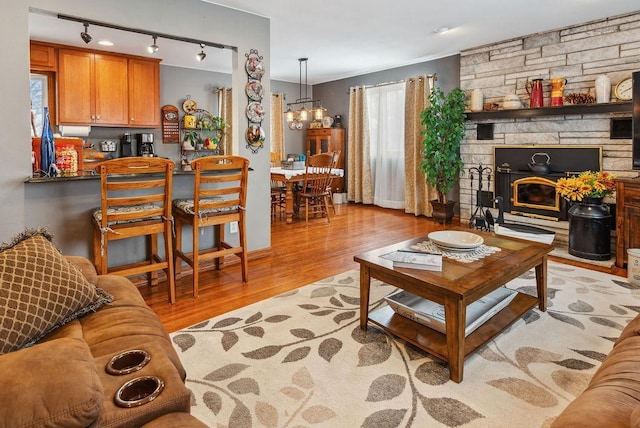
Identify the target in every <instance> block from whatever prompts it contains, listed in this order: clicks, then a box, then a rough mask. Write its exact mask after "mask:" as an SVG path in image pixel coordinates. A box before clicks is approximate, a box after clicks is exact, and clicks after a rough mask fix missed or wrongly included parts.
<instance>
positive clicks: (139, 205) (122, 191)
mask: <svg viewBox="0 0 640 428" xmlns="http://www.w3.org/2000/svg"><path fill="white" fill-rule="evenodd" d="M173 168H174V163H173V161H171V160H169V159H162V158H155V157H126V158H119V159H112V160H108V161H104V162H102V163H101V164H100V165H98V166H97V167H96V171H97V173H98V174H99V175H100V207H99V208H97V209H95V210H93V212H92V216H93V260H94V264H95V266H96V270H97V271H98V273H99V274H101V275H104V274H116V275H122V276H130V275H138V274H142V273H147V274H148V280H149V285H152V286H155V285H157V283H158V270H164V272H165V273H166V276H167V283H168V295H169V303H171V304H173V303H174V302H175V282H174V273H173V265H174V263H173V228H172V217H171V185H172V177H173ZM160 234H163V237H164V259H163V258H161V257H160V256H159V255H158V235H160ZM141 236H146V237H148V241H149V243H148V257H147V260H146V261H131V262H130V263H125V264H122V265H118V266H113V267H110V266H108V261H109V244H110V242H111V241H118V240H121V239H127V238H133V237H141Z"/></svg>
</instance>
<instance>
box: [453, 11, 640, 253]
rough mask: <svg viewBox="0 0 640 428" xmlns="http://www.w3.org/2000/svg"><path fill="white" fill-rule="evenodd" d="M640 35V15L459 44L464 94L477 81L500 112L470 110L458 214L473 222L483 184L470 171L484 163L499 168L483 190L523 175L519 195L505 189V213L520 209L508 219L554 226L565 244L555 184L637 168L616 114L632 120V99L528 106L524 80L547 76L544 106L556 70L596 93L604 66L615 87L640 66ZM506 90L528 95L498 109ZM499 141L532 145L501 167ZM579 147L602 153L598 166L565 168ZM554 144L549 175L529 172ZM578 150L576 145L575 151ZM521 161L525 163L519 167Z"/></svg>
mask: <svg viewBox="0 0 640 428" xmlns="http://www.w3.org/2000/svg"><path fill="white" fill-rule="evenodd" d="M637 40H640V13H634V14H629V15H625V16H619V17H613V18H609V19H606V20H600V21H595V22H589V23H586V24H583V25H577V26H573V27H568V28H564V29H559V30H555V31H549V32H546V33H538V34H533V35H530V36H526V37H522V38H517V39H513V40H506V41H504V42H501V43H496V44H493V45H487V46H481V47H477V48H474V49H471V50H468V51H463V52H461V54H460V85H461V88H462V89H463V90H465V91H467V93H468V94H470V93H471V91H472V90H474V89H480V90H482V92H483V95H484V102H485V103H489V104H497V105H498V108H499V110H498V111H495V112H493V111H492V112H479V113H473V114H470V115H469V117H468V119H467V124H466V136H465V139H464V141H463V142H462V145H461V156H462V160H463V162H464V164H465V168H464V172H463V174H462V176H461V178H460V196H459V199H458V200H459V205H460V207H459V208H460V219H461V221H463V222H467V221H468V220H469V219H470V217H471V215H472V213H473V212H474V210H475V208H476V206H477V201H478V198H477V191H478V184H477V183H473V182H472V180H471V179H470V175H471V174H470V172H469V168H472V167H477V166H478V165H479V164H481V165H486V166H490V167H491V168H492V169H493V171H492V172H491V182H490V186H489V188H488V189H486V188H485V189H484V190H485V191H487V192H491V194H492V195H495V194H496V193H498V192H501V191H502V188H503V187H504V188H511V185H512V184H513V183H516V182H517V183H516V187H517V188H518V192H517V193H516V194H515V197H513V201H512V198H511V197H510V198H506V197H503V199H504V201H505V202H506V201H508V202H509V203H510V204H511V206H509V209H508V210H507V209H505V211H508V212H509V213H510V212H512V211H515V213H514V214H508V215H506V216H505V217H506V221H507V222H518V223H526V224H533V225H536V226H540V227H543V228H545V229H549V230H553V231H554V232H556V239H555V241H554V242H555V243H556V244H557V245H562V244H566V242H567V235H568V233H567V231H568V222H567V221H566V214H564V213H565V210H566V208H565V207H564V206H563V204H565V202H564V201H562V200H561V198H560V199H559V198H557V195H555V194H553V193H551V189H552V186H551V184H550V182H554V181H555V180H557V178H559V177H560V176H564V175H566V174H567V173H568V172H578V171H582V170H585V169H591V170H600V169H601V170H604V171H609V172H611V173H614V174H617V175H618V176H619V177H636V176H637V175H638V174H637V171H633V169H632V161H631V135H628V136H627V135H618V134H615V133H613V132H612V128H613V121H614V120H620V119H622V120H630V119H629V118H630V117H631V103H626V105H625V103H623V102H620V101H619V100H616V99H615V98H612V99H611V102H610V103H606V104H597V105H591V106H585V107H582V106H566V108H565V107H560V108H555V107H545V108H542V109H528V108H526V107H528V102H529V96H528V94H527V91H526V84H527V82H528V81H529V80H530V79H533V78H541V79H543V92H544V105H545V106H549V105H550V94H551V85H550V79H551V78H553V77H564V78H566V79H567V85H566V86H565V91H564V93H565V95H566V94H568V93H589V92H590V93H591V94H592V95H593V94H594V85H595V79H596V78H597V77H598V76H600V75H603V74H604V75H607V76H608V77H609V78H610V80H611V83H612V86H615V84H616V83H618V82H619V81H620V80H622V79H623V78H624V77H627V76H629V75H630V74H631V73H632V72H633V71H637V70H640V47H638V44H637ZM612 93H613V91H612ZM508 94H516V95H517V96H518V97H519V98H520V99H521V100H522V101H523V104H524V106H523V107H524V108H523V109H522V111H521V112H518V111H517V110H516V111H514V110H511V111H509V110H504V109H503V108H502V101H503V98H504V96H505V95H508ZM589 107H593V108H589ZM479 128H482V132H481V129H479ZM487 129H489V130H490V132H487ZM503 147H504V148H509V147H520V148H523V150H529V152H527V156H523V158H524V159H523V160H521V161H518V162H513V161H511V162H509V161H507V163H509V167H508V168H506V167H505V168H503V166H501V163H503V161H501V159H497V160H496V159H495V157H496V156H498V155H497V154H496V153H498V152H501V150H500V149H499V148H503ZM583 148H592V149H593V150H594V151H595V152H598V153H599V156H598V160H597V161H594V162H595V164H589V165H583V166H580V165H578V166H577V167H576V166H568V167H564V166H562V167H561V165H562V164H563V163H564V162H565V160H567V161H572V160H575V157H576V154H577V153H578V152H580V151H582V149H583ZM551 149H554V151H555V149H558V150H562V151H561V152H559V153H554V154H552V155H550V157H551V162H550V163H551V165H552V171H551V173H550V174H548V176H540V175H536V174H529V173H530V172H531V171H526V169H528V166H527V164H528V163H529V162H531V154H533V153H538V152H546V151H548V150H551ZM576 149H579V150H577V151H574V150H576ZM500 156H501V154H500ZM501 169H502V171H501ZM507 169H508V170H509V171H508V172H507ZM523 169H525V171H520V170H523ZM521 173H522V176H520V175H521ZM476 178H477V177H476ZM507 179H508V180H509V182H508V183H507ZM518 180H522V181H518ZM545 180H548V181H545ZM521 186H522V187H521ZM609 202H615V201H609ZM523 211H527V212H526V213H523ZM524 214H526V215H524Z"/></svg>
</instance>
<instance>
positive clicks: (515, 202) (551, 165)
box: [494, 146, 602, 221]
mask: <svg viewBox="0 0 640 428" xmlns="http://www.w3.org/2000/svg"><path fill="white" fill-rule="evenodd" d="M540 155H546V157H543V159H544V160H545V161H546V162H544V165H541V164H540V163H539V162H536V161H537V160H538V161H539V159H540ZM536 156H538V157H536ZM547 160H548V161H547ZM494 163H495V168H494V171H495V180H496V182H495V191H496V196H501V197H502V198H503V200H504V210H505V212H507V213H511V214H515V215H521V216H527V217H533V218H540V219H545V220H554V221H558V220H567V219H568V214H567V211H568V208H569V206H568V204H567V202H566V201H565V200H564V199H563V198H561V197H560V195H559V194H558V193H557V192H556V187H555V183H556V181H557V180H558V179H559V178H561V177H566V176H569V175H574V174H579V173H580V172H583V171H600V170H601V169H602V148H601V147H594V146H496V147H494Z"/></svg>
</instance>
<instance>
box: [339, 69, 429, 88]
mask: <svg viewBox="0 0 640 428" xmlns="http://www.w3.org/2000/svg"><path fill="white" fill-rule="evenodd" d="M426 77H427V79H430V78H434V80H438V76H437V75H436V74H435V73H433V74H427V75H426ZM421 78H422V76H418V79H421ZM412 79H415V77H410V78H409V79H406V80H398V81H396V82H384V83H378V84H375V85H364V86H354V87H352V88H351V89H356V88H360V89H369V88H378V87H380V86H388V85H395V84H398V83H405V82H406V81H407V80H412Z"/></svg>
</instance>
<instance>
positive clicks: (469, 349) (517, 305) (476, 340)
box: [368, 293, 538, 363]
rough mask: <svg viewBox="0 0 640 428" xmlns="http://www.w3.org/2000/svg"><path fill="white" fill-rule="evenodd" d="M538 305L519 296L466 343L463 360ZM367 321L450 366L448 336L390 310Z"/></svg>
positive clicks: (369, 316)
mask: <svg viewBox="0 0 640 428" xmlns="http://www.w3.org/2000/svg"><path fill="white" fill-rule="evenodd" d="M537 305H538V299H537V298H535V297H533V296H529V295H527V294H523V293H518V295H517V296H516V297H515V298H514V299H513V301H511V302H510V303H509V305H508V306H507V307H505V308H504V309H502V310H501V311H500V312H498V313H497V314H495V315H494V316H493V317H491V318H490V319H488V320H487V321H486V322H485V323H484V324H482V325H481V326H480V327H478V329H477V330H475V331H474V332H473V333H471V334H469V336H467V337H466V338H465V339H464V358H465V359H466V358H467V357H469V356H470V355H471V354H473V353H474V352H475V351H477V350H478V349H480V348H482V347H483V346H484V345H485V344H487V342H489V341H490V340H491V339H493V338H494V337H496V336H497V335H498V334H500V333H501V332H502V331H503V330H504V329H506V328H507V327H509V326H510V325H511V324H513V323H514V322H515V321H516V320H518V319H520V318H521V317H522V316H523V315H524V314H525V313H526V312H527V311H529V310H530V309H532V308H534V307H536V306H537ZM368 320H369V321H371V322H372V323H374V324H376V325H378V326H380V327H382V328H383V329H384V330H386V331H388V332H390V333H392V334H394V335H396V336H398V337H400V338H401V339H403V340H405V341H407V342H409V343H411V344H413V345H415V346H417V347H418V348H420V349H422V350H424V351H425V352H428V353H429V354H431V355H433V356H435V357H437V358H439V359H441V360H443V361H445V362H447V363H448V362H449V355H448V351H447V338H446V335H445V334H443V333H440V332H439V331H436V330H434V329H432V328H429V327H426V326H424V325H422V324H420V323H417V322H415V321H413V320H410V319H409V318H406V317H403V316H402V315H398V314H396V313H395V312H394V311H393V309H391V308H390V307H389V306H385V307H383V308H380V309H378V310H376V311H373V312H370V313H369V315H368Z"/></svg>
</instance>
